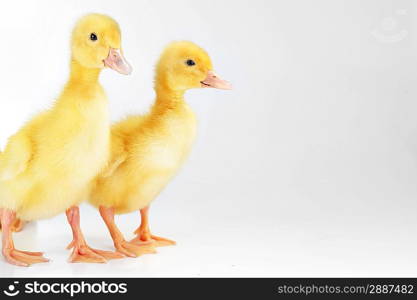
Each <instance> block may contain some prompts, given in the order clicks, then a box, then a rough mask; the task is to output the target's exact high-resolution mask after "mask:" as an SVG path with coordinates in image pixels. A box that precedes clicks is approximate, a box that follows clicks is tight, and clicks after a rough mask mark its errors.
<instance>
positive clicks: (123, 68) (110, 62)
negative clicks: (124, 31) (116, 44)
mask: <svg viewBox="0 0 417 300" xmlns="http://www.w3.org/2000/svg"><path fill="white" fill-rule="evenodd" d="M103 62H104V65H105V66H106V67H109V68H110V69H113V70H115V71H117V72H119V73H120V74H124V75H129V74H130V73H132V67H131V66H130V64H129V63H128V62H127V60H126V59H125V58H124V56H123V54H122V52H121V51H120V49H114V48H110V51H109V55H108V56H107V58H106V59H105V60H104V61H103Z"/></svg>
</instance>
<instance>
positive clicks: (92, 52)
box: [0, 14, 131, 266]
mask: <svg viewBox="0 0 417 300" xmlns="http://www.w3.org/2000/svg"><path fill="white" fill-rule="evenodd" d="M120 39H121V37H120V29H119V26H118V24H117V23H116V21H114V20H113V19H111V18H110V17H108V16H104V15H99V14H91V15H87V16H85V17H83V18H81V19H80V20H79V21H78V23H77V24H76V26H75V28H74V30H73V33H72V40H71V50H72V56H71V72H70V78H69V80H68V82H67V84H66V86H65V88H64V90H63V91H62V93H61V95H60V96H59V98H58V99H57V100H56V102H55V104H54V105H53V107H52V108H51V109H49V110H47V111H45V112H42V113H40V114H38V115H37V116H35V117H34V118H33V119H32V120H30V121H29V122H28V123H27V124H26V125H25V126H23V128H21V129H20V130H19V131H18V132H17V133H16V134H15V135H13V136H12V137H11V138H10V139H9V141H8V144H7V146H6V148H5V151H4V152H3V153H2V154H1V155H0V208H1V209H0V220H1V225H2V229H3V240H2V242H3V248H2V250H3V251H2V252H3V256H4V257H5V259H6V260H7V261H8V262H9V263H11V264H15V265H18V266H29V265H30V264H33V263H39V262H45V261H48V260H47V259H46V258H44V257H43V255H42V253H40V252H27V251H20V250H17V249H15V247H14V245H13V240H12V233H11V231H12V230H11V229H12V228H11V227H12V226H13V224H14V222H15V221H16V219H17V218H19V219H21V220H23V221H31V220H38V219H43V218H49V217H52V216H55V215H57V214H59V213H62V212H64V211H66V214H67V218H68V221H69V223H70V225H71V229H72V231H73V241H72V243H71V244H70V247H73V248H74V250H73V252H72V255H71V257H70V261H71V262H79V261H86V262H105V260H106V258H108V259H111V258H116V257H120V256H121V255H120V254H118V253H117V254H116V253H113V252H108V251H100V250H94V249H91V248H90V247H89V246H88V245H87V243H86V241H85V240H84V237H83V235H82V232H81V229H80V224H79V222H80V216H79V209H78V206H77V205H78V204H79V203H80V202H81V201H82V200H84V199H85V198H86V196H87V195H88V191H89V188H90V187H91V183H92V180H93V179H94V178H95V177H96V176H97V174H98V173H99V172H100V171H101V169H102V168H103V167H104V166H105V165H106V163H107V160H108V155H109V149H110V144H109V142H110V124H109V114H108V104H107V99H106V96H105V93H104V90H103V88H102V87H101V85H100V83H99V82H98V78H99V74H100V72H101V70H102V69H103V68H104V67H105V66H108V67H110V68H112V69H115V70H116V71H118V72H120V73H123V74H128V73H130V71H131V69H130V66H129V65H128V64H127V62H126V61H125V60H124V58H123V56H122V54H121V41H120Z"/></svg>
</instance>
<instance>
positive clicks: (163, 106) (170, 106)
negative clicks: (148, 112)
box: [154, 85, 186, 111]
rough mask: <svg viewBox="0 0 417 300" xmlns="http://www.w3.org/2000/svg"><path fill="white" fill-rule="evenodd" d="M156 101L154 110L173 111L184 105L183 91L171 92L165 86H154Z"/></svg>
mask: <svg viewBox="0 0 417 300" xmlns="http://www.w3.org/2000/svg"><path fill="white" fill-rule="evenodd" d="M155 92H156V100H155V104H154V110H155V109H156V110H158V111H161V110H175V109H180V108H182V107H184V106H185V105H186V103H185V100H184V94H185V91H183V90H173V89H170V88H168V87H165V86H161V85H156V86H155Z"/></svg>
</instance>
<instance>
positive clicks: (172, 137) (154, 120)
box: [91, 99, 196, 214]
mask: <svg viewBox="0 0 417 300" xmlns="http://www.w3.org/2000/svg"><path fill="white" fill-rule="evenodd" d="M195 133H196V119H195V115H194V113H193V112H192V111H191V109H190V108H189V106H188V105H187V104H186V103H185V101H184V100H183V99H181V100H178V102H176V103H175V104H173V105H171V106H168V105H165V103H164V102H163V100H159V99H158V100H157V101H156V104H155V105H154V107H153V108H152V111H151V112H150V113H149V114H147V115H145V116H141V117H137V116H133V117H129V118H127V119H126V120H124V121H121V122H119V123H117V124H115V125H114V126H113V127H112V135H111V136H112V143H113V145H112V147H113V153H112V159H113V160H115V159H117V156H118V155H119V153H120V152H122V151H123V152H124V155H126V159H125V161H124V162H123V163H122V164H121V165H120V166H119V167H118V168H117V169H116V170H115V171H114V172H113V174H112V175H111V177H104V178H103V177H100V178H99V179H98V182H97V186H98V188H97V189H95V192H94V193H93V195H92V198H91V202H92V203H93V204H95V205H97V206H98V205H104V206H107V207H113V208H114V210H115V213H117V214H123V213H129V212H132V211H135V210H139V209H142V208H144V207H146V206H148V205H149V204H150V203H151V202H152V200H154V199H155V197H156V196H157V195H158V194H159V193H160V192H161V190H162V189H163V188H164V187H165V186H166V185H167V183H168V182H169V181H170V180H171V178H172V177H173V176H174V175H175V174H176V172H177V171H178V169H179V168H180V167H181V165H182V163H183V161H184V160H185V159H186V158H187V156H188V153H189V152H190V150H191V146H192V144H193V141H194V137H195Z"/></svg>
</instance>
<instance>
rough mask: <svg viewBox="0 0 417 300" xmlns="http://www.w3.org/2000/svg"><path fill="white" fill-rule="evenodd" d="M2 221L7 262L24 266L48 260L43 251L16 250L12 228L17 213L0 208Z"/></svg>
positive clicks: (4, 254) (3, 249)
mask: <svg viewBox="0 0 417 300" xmlns="http://www.w3.org/2000/svg"><path fill="white" fill-rule="evenodd" d="M0 221H1V225H2V231H3V237H2V242H3V248H2V252H3V256H4V258H5V259H6V261H7V262H9V263H11V264H13V265H16V266H22V267H28V266H30V265H31V264H36V263H41V262H47V261H49V259H47V258H45V257H43V253H42V252H29V251H20V250H16V249H15V247H14V243H13V238H12V228H13V224H14V222H15V221H16V213H15V212H13V211H11V210H9V209H5V208H3V209H0Z"/></svg>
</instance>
